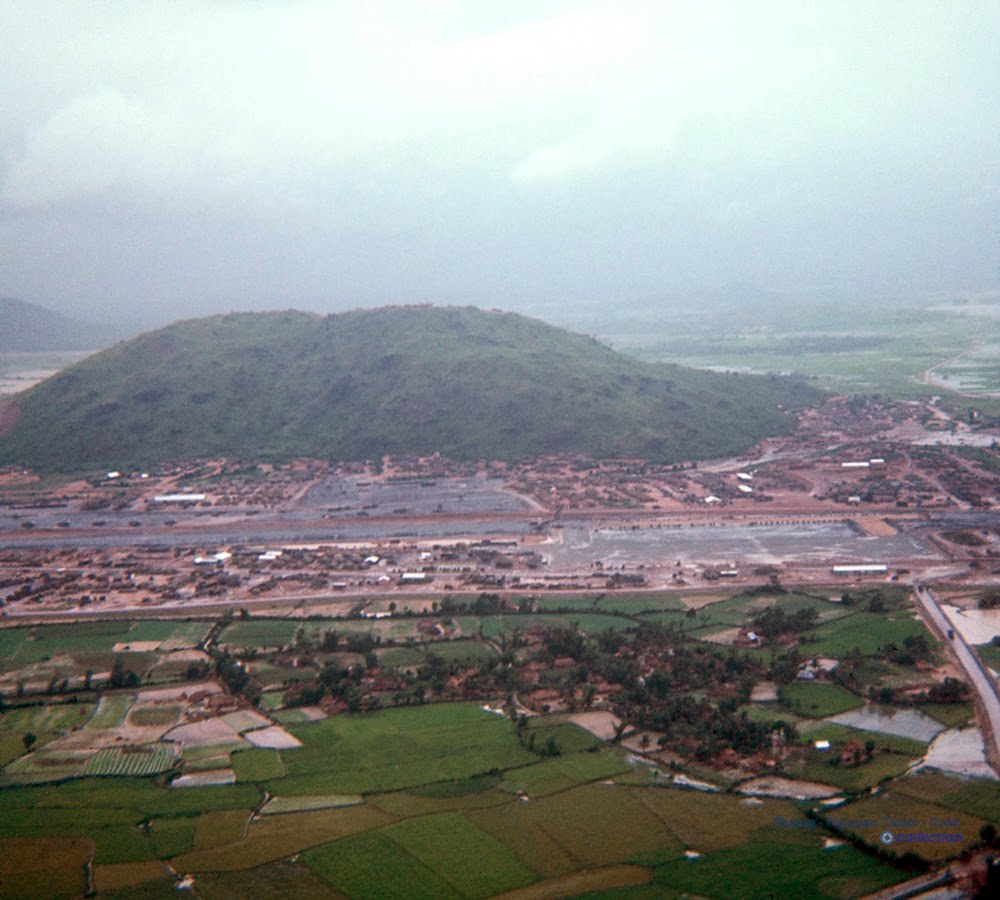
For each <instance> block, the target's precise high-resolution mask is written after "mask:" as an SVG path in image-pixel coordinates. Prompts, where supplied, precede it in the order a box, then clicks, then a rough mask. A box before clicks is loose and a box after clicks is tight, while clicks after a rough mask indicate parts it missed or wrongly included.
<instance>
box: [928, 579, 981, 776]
mask: <svg viewBox="0 0 1000 900" xmlns="http://www.w3.org/2000/svg"><path fill="white" fill-rule="evenodd" d="M914 590H915V591H916V596H917V603H918V605H919V606H920V608H921V609H922V610H923V612H924V613H925V615H926V617H927V618H928V619H929V620H930V622H931V623H932V624H933V625H934V627H935V629H936V630H937V631H938V632H940V634H941V637H942V638H943V640H944V642H945V644H946V645H947V646H948V647H949V648H950V649H951V651H952V653H953V655H954V656H955V659H956V661H957V662H958V664H959V666H960V667H961V669H962V671H963V672H964V673H965V677H966V678H967V679H968V681H969V684H970V685H971V687H972V689H973V691H975V693H976V696H977V697H978V699H979V707H980V709H981V710H982V711H983V713H984V714H985V717H986V721H985V722H983V723H982V726H983V731H984V735H983V736H984V737H985V738H986V751H987V758H988V761H989V763H990V765H991V766H992V767H993V769H994V771H995V772H997V774H998V775H1000V694H998V689H997V683H996V682H995V681H994V680H993V678H991V677H990V674H989V672H987V671H986V669H985V668H984V667H983V665H982V663H980V662H979V658H978V657H977V656H976V654H975V653H974V652H973V651H972V650H971V649H970V647H969V645H968V644H967V643H966V642H965V639H964V638H963V637H962V635H961V633H960V632H959V631H958V629H957V628H955V627H954V626H953V625H952V624H951V622H950V621H949V620H948V617H947V616H946V615H945V614H944V611H943V610H942V609H941V607H940V606H939V605H938V602H937V600H936V599H935V597H934V595H933V594H932V593H931V592H930V591H929V590H928V589H927V588H925V587H923V586H922V585H919V584H917V585H914ZM949 634H951V635H952V637H950V638H949V637H948V635H949Z"/></svg>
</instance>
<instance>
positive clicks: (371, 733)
mask: <svg viewBox="0 0 1000 900" xmlns="http://www.w3.org/2000/svg"><path fill="white" fill-rule="evenodd" d="M289 727H290V730H291V731H292V732H293V733H294V735H295V736H296V737H297V738H298V739H299V740H300V741H302V743H303V747H301V748H300V749H297V750H295V751H294V752H291V753H286V754H284V755H283V759H284V762H285V768H286V770H287V772H288V777H287V778H285V779H283V780H282V781H281V783H280V788H279V785H277V784H276V785H274V786H273V787H274V789H275V790H280V793H282V794H286V795H299V794H352V793H365V792H369V791H375V790H394V789H397V788H404V787H412V786H415V785H420V784H428V783H430V782H433V781H443V780H448V779H452V778H463V777H466V776H469V775H474V774H477V773H479V772H483V771H486V770H488V769H491V768H497V767H499V768H507V767H509V766H515V765H519V764H523V763H528V762H532V761H534V760H535V758H536V757H535V756H534V755H533V754H531V753H528V751H526V750H525V749H524V748H523V747H521V745H520V743H519V742H518V740H517V737H516V736H515V734H514V728H513V726H512V725H511V723H510V722H509V721H507V720H506V719H503V718H498V717H497V716H494V715H491V714H489V713H485V712H483V711H482V710H480V709H479V708H478V707H477V706H474V705H472V704H461V703H453V704H438V705H435V706H431V707H426V708H418V709H409V708H401V709H391V710H386V711H384V712H379V713H373V714H369V715H359V716H352V717H350V718H348V717H344V716H338V717H335V718H332V719H326V720H324V721H321V722H311V723H308V724H303V725H293V726H289Z"/></svg>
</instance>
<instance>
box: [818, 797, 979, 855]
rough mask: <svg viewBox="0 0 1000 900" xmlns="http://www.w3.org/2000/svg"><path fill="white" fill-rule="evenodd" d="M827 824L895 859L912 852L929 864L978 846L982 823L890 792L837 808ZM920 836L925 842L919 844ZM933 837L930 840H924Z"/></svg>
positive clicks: (828, 817)
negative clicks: (886, 838) (886, 836)
mask: <svg viewBox="0 0 1000 900" xmlns="http://www.w3.org/2000/svg"><path fill="white" fill-rule="evenodd" d="M825 818H826V819H827V821H829V822H830V823H832V824H834V825H840V826H841V827H842V828H843V829H844V830H845V831H847V832H850V833H851V834H856V835H857V836H858V837H860V838H862V839H863V840H864V841H865V842H866V843H868V844H870V845H871V846H872V847H881V848H882V849H883V850H884V851H885V852H887V853H891V854H893V855H895V856H901V855H902V854H904V853H907V852H909V851H912V852H913V853H916V854H917V855H918V856H920V857H921V858H922V859H926V860H928V861H931V862H940V861H941V860H945V859H951V858H952V857H955V856H957V855H958V854H959V853H961V852H962V850H965V849H968V848H969V847H972V846H974V845H975V844H977V843H978V842H979V829H980V828H982V826H983V825H984V824H985V823H984V822H983V820H982V819H980V818H977V817H975V816H971V815H969V814H968V813H964V812H959V811H956V810H950V809H946V808H944V807H942V806H938V805H936V804H934V803H928V802H927V801H926V800H918V799H916V798H914V797H912V796H907V795H905V794H900V793H898V792H896V791H895V790H892V789H891V788H890V789H889V790H887V791H885V792H883V793H881V794H879V795H878V796H877V797H870V798H865V799H864V800H859V801H857V802H855V803H850V804H848V805H846V806H841V807H839V808H838V809H837V810H836V812H833V813H830V814H828V815H827V816H826V817H825ZM886 831H890V832H892V833H893V835H894V837H895V840H894V841H893V842H892V843H891V844H889V845H886V844H885V843H884V842H882V841H881V840H880V836H881V835H882V834H883V833H884V832H886ZM921 835H923V836H924V838H925V839H923V840H921V839H920V838H921ZM929 835H933V836H934V838H933V839H930V840H928V839H926V838H927V836H929Z"/></svg>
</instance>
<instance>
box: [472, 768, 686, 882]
mask: <svg viewBox="0 0 1000 900" xmlns="http://www.w3.org/2000/svg"><path fill="white" fill-rule="evenodd" d="M641 790H643V789H640V788H632V787H626V786H622V785H614V784H588V785H583V786H581V787H576V788H573V789H572V790H567V791H562V792H560V793H557V794H552V795H550V796H548V797H542V798H540V799H533V800H529V801H528V802H526V803H515V804H510V805H507V806H503V807H495V808H491V809H481V810H476V811H473V812H468V813H466V817H467V818H468V819H469V820H470V821H472V822H474V823H475V824H476V825H478V826H479V827H480V828H483V829H484V830H486V831H489V832H490V833H491V834H493V835H494V836H495V837H496V838H498V839H499V840H501V841H504V842H505V843H509V846H511V847H512V848H513V849H514V850H515V852H517V853H518V854H520V855H521V856H522V858H523V859H524V860H525V862H527V863H528V865H530V866H531V867H532V868H533V869H535V870H536V871H538V872H539V874H541V875H544V876H545V877H553V876H556V875H562V874H566V873H567V872H569V871H572V870H573V869H578V868H581V867H593V866H603V865H609V864H612V863H618V862H623V861H625V860H629V859H632V858H633V857H636V856H638V855H640V854H644V853H654V852H662V851H663V850H664V849H665V848H667V849H669V851H670V852H671V853H673V854H675V855H677V856H679V855H680V854H681V851H682V850H683V847H682V846H681V844H680V842H679V841H678V839H677V837H676V836H675V835H674V834H673V833H672V831H671V830H670V828H669V824H668V823H667V824H665V823H664V821H662V820H661V819H660V818H659V817H658V816H657V815H656V814H655V813H654V812H653V811H652V810H651V809H650V808H649V807H648V806H647V805H646V804H645V803H643V802H642V798H641V793H640V792H641ZM550 856H551V859H549V857H550Z"/></svg>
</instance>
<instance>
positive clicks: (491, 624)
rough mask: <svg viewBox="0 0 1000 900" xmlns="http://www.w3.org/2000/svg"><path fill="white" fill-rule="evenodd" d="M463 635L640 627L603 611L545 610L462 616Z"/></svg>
mask: <svg viewBox="0 0 1000 900" xmlns="http://www.w3.org/2000/svg"><path fill="white" fill-rule="evenodd" d="M456 621H457V622H458V625H459V627H460V628H461V629H462V633H463V634H482V635H483V637H485V638H487V639H489V638H495V637H498V636H499V635H501V634H509V633H510V632H511V631H514V630H515V629H519V630H521V631H525V630H527V629H529V628H539V627H540V628H555V627H558V626H566V625H569V626H570V627H574V626H575V627H576V628H578V629H579V630H580V631H582V632H584V633H585V634H599V633H601V632H602V631H614V630H618V631H626V630H628V629H631V628H635V627H636V623H635V622H633V621H631V620H629V619H625V618H622V617H620V616H610V615H605V614H602V613H588V612H582V613H579V614H574V615H571V616H559V615H544V614H542V613H524V614H518V615H511V616H458V617H457V618H456Z"/></svg>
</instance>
